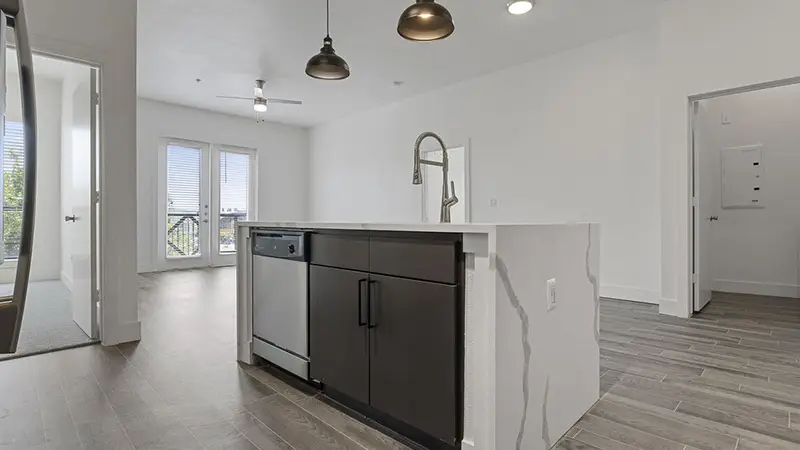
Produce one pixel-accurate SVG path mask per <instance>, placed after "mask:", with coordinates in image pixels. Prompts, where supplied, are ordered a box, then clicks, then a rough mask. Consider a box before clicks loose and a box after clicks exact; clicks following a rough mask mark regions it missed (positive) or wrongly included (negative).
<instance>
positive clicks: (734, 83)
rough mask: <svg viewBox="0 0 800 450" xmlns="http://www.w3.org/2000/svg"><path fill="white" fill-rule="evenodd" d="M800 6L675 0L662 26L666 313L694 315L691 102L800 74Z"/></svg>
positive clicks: (789, 0) (664, 11) (778, 0)
mask: <svg viewBox="0 0 800 450" xmlns="http://www.w3.org/2000/svg"><path fill="white" fill-rule="evenodd" d="M797 17H800V2H797V1H795V0H762V1H759V2H752V1H749V0H704V1H702V2H697V1H692V0H671V1H669V2H664V3H663V5H662V6H661V11H660V26H659V30H660V31H659V42H660V48H659V52H658V53H659V55H660V56H659V67H658V76H659V80H660V81H659V85H660V91H661V92H660V104H661V108H660V109H661V112H660V117H661V133H660V134H661V145H660V147H661V177H660V178H661V207H662V214H661V228H662V233H661V254H662V264H661V284H662V293H661V308H660V311H661V312H662V313H667V314H673V315H677V316H683V317H688V316H689V315H690V314H691V309H692V308H691V295H690V286H691V283H690V279H689V273H690V267H691V265H690V262H691V254H690V252H689V250H690V245H689V243H690V242H691V235H690V234H689V230H690V219H689V213H690V208H689V198H690V191H689V188H690V171H689V168H690V167H691V166H690V156H689V155H690V153H689V150H688V149H689V146H688V142H689V103H688V98H689V97H690V96H692V95H697V94H704V93H708V92H715V91H719V90H723V89H731V88H736V87H741V86H747V85H752V84H757V83H764V82H768V81H775V80H781V79H786V78H792V77H797V76H800V59H798V58H796V57H795V55H796V52H797V48H796V47H797V45H796V43H797V42H800V27H798V26H797V20H796V18H797Z"/></svg>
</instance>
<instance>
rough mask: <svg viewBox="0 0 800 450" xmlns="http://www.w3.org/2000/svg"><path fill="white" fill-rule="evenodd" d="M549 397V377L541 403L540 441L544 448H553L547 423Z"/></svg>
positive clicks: (548, 377) (545, 383)
mask: <svg viewBox="0 0 800 450" xmlns="http://www.w3.org/2000/svg"><path fill="white" fill-rule="evenodd" d="M549 396H550V376H549V375H548V376H547V379H546V380H545V382H544V400H543V401H542V440H543V441H544V445H545V448H550V447H552V446H553V444H552V441H551V440H550V424H548V423H547V398H548V397H549Z"/></svg>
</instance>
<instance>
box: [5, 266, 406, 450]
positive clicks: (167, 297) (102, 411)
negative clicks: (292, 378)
mask: <svg viewBox="0 0 800 450" xmlns="http://www.w3.org/2000/svg"><path fill="white" fill-rule="evenodd" d="M235 292H236V290H235V271H234V269H233V268H223V269H211V270H197V271H182V272H170V273H161V274H152V275H146V276H143V277H141V279H140V295H139V299H140V316H141V319H142V341H141V342H140V343H137V344H126V345H121V346H119V347H102V346H93V347H86V348H80V349H74V350H66V351H62V352H57V353H50V354H45V355H39V356H31V357H27V358H21V359H16V360H11V361H4V362H0V449H2V450H119V449H126V450H133V449H135V450H155V449H159V450H167V449H169V450H183V449H186V450H189V449H192V450H193V449H201V450H202V449H205V450H223V449H225V450H365V449H366V450H372V449H374V450H407V449H408V447H406V446H404V445H402V444H400V443H399V442H396V441H395V440H393V439H391V438H390V437H388V436H386V435H384V434H381V433H380V432H378V431H376V430H374V429H372V428H370V427H368V426H366V425H364V424H362V423H361V422H358V421H356V420H354V419H352V418H350V417H349V416H346V415H344V414H342V413H340V412H338V411H336V410H334V409H332V408H331V407H330V406H328V405H327V404H325V403H323V402H321V401H320V400H318V399H317V398H316V396H315V395H313V394H314V393H313V391H312V392H311V394H312V395H308V394H307V393H306V392H301V391H299V390H297V389H295V388H293V387H291V386H289V385H287V384H286V383H284V382H283V381H281V380H279V379H277V378H275V377H273V376H271V375H270V374H268V373H266V372H264V371H262V370H260V369H258V368H256V367H250V366H247V365H243V364H239V363H237V362H236V342H235V339H236V334H235V330H234V328H235V307H236V306H235V295H236V294H235Z"/></svg>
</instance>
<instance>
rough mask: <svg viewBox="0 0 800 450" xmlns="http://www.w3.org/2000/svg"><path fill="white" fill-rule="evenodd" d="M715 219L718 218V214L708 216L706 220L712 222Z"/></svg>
mask: <svg viewBox="0 0 800 450" xmlns="http://www.w3.org/2000/svg"><path fill="white" fill-rule="evenodd" d="M715 220H719V216H709V218H708V221H709V222H713V221H715Z"/></svg>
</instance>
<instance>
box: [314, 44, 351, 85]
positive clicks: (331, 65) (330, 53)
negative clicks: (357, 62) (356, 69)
mask: <svg viewBox="0 0 800 450" xmlns="http://www.w3.org/2000/svg"><path fill="white" fill-rule="evenodd" d="M306 75H308V76H310V77H311V78H316V79H318V80H344V79H345V78H347V77H349V76H350V66H348V65H347V62H346V61H345V60H344V58H342V57H341V56H339V55H337V54H336V50H334V49H333V39H331V38H330V36H326V37H325V40H324V41H323V44H322V48H321V49H320V50H319V53H317V54H316V55H314V56H312V57H311V59H309V60H308V64H306Z"/></svg>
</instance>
